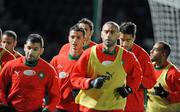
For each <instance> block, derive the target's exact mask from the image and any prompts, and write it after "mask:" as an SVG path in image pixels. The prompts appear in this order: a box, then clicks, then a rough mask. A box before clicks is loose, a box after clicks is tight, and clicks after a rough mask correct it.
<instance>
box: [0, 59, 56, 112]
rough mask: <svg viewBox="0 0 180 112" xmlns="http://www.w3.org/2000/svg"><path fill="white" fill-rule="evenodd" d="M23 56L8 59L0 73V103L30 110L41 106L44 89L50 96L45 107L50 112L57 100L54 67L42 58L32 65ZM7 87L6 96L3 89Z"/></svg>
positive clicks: (21, 110)
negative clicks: (26, 62) (27, 64)
mask: <svg viewBox="0 0 180 112" xmlns="http://www.w3.org/2000/svg"><path fill="white" fill-rule="evenodd" d="M24 63H25V58H24V57H20V58H18V59H16V60H12V61H9V62H8V63H7V64H6V65H5V66H4V68H3V69H2V71H1V73H0V103H4V104H10V105H12V106H13V108H15V109H16V110H17V111H18V112H32V111H33V110H36V109H37V108H41V107H42V103H43V98H44V96H45V90H47V91H48V95H49V97H50V102H49V104H47V105H46V108H47V109H48V110H49V111H50V112H52V111H53V110H54V109H55V106H56V105H57V104H58V102H59V88H58V80H57V77H55V76H56V72H55V70H54V68H53V67H52V66H51V65H50V64H48V63H47V62H46V61H44V60H43V59H41V58H40V59H39V60H38V64H37V65H36V66H34V67H29V66H26V65H25V64H24ZM9 84H11V85H10V87H9V92H8V95H7V98H6V97H5V96H6V95H5V90H6V89H7V87H8V86H9Z"/></svg>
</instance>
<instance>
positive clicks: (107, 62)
mask: <svg viewBox="0 0 180 112" xmlns="http://www.w3.org/2000/svg"><path fill="white" fill-rule="evenodd" d="M112 63H113V61H109V60H106V61H103V62H102V65H110V64H112Z"/></svg>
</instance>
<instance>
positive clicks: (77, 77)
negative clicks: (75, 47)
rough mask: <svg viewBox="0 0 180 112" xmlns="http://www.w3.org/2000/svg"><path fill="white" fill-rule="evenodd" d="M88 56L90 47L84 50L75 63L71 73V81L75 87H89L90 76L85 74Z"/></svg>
mask: <svg viewBox="0 0 180 112" xmlns="http://www.w3.org/2000/svg"><path fill="white" fill-rule="evenodd" d="M89 56H90V49H88V50H86V51H85V52H84V53H83V54H82V55H81V57H80V59H79V60H78V62H77V63H76V65H75V67H74V69H73V71H72V75H71V78H70V80H71V83H72V85H73V86H74V87H75V88H78V89H88V88H89V87H90V81H91V78H89V77H88V76H87V66H88V60H89Z"/></svg>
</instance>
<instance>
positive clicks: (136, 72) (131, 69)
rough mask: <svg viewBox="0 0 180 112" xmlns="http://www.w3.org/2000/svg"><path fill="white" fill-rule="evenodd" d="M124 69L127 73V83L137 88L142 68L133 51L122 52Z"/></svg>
mask: <svg viewBox="0 0 180 112" xmlns="http://www.w3.org/2000/svg"><path fill="white" fill-rule="evenodd" d="M123 61H124V65H123V66H124V69H125V71H126V73H127V85H128V86H130V87H131V88H132V89H133V90H134V91H135V90H137V89H138V88H139V86H140V84H141V80H142V69H141V66H140V64H139V62H138V60H137V58H136V57H135V56H134V54H133V53H130V52H129V53H128V52H124V53H123Z"/></svg>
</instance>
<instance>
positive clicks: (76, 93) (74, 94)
mask: <svg viewBox="0 0 180 112" xmlns="http://www.w3.org/2000/svg"><path fill="white" fill-rule="evenodd" d="M79 91H80V90H79V89H73V90H72V96H73V97H74V98H75V97H76V96H77V95H78V94H79Z"/></svg>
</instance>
